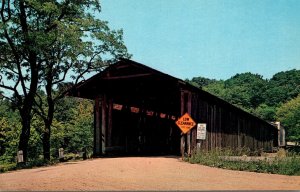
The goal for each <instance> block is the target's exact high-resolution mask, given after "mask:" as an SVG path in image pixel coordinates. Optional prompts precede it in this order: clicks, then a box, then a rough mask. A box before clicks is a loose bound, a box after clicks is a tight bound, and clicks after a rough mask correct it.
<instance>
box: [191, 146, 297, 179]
mask: <svg viewBox="0 0 300 192" xmlns="http://www.w3.org/2000/svg"><path fill="white" fill-rule="evenodd" d="M235 154H236V152H233V151H230V150H220V149H216V150H212V151H199V152H197V153H196V154H194V155H192V156H191V157H190V158H186V159H185V160H186V161H188V162H190V163H198V164H202V165H207V166H211V167H218V168H224V169H231V170H239V171H251V172H259V173H272V174H282V175H300V157H299V156H298V155H297V154H295V153H287V155H286V157H275V158H274V160H273V161H267V160H259V161H242V160H240V161H230V160H224V159H221V158H220V156H230V155H235ZM242 154H243V153H242ZM243 155H246V154H243Z"/></svg>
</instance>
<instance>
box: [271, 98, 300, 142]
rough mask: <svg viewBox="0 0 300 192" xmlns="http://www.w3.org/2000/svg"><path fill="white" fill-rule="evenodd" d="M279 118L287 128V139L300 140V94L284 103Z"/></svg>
mask: <svg viewBox="0 0 300 192" xmlns="http://www.w3.org/2000/svg"><path fill="white" fill-rule="evenodd" d="M276 116H277V119H278V120H279V121H280V122H281V124H282V125H283V126H284V127H285V129H286V135H287V140H290V141H298V142H299V141H300V94H299V95H298V97H296V98H294V99H292V100H290V101H288V102H286V103H284V104H282V105H281V106H280V107H279V109H278V111H277V113H276Z"/></svg>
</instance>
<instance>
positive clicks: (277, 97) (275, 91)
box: [265, 69, 300, 106]
mask: <svg viewBox="0 0 300 192" xmlns="http://www.w3.org/2000/svg"><path fill="white" fill-rule="evenodd" d="M299 93H300V70H296V69H294V70H290V71H285V72H279V73H276V74H275V75H274V76H273V77H272V78H271V79H270V81H269V82H268V86H267V90H266V93H265V99H266V104H267V105H269V106H278V105H280V103H284V102H286V101H288V100H291V99H293V98H295V97H297V95H298V94H299Z"/></svg>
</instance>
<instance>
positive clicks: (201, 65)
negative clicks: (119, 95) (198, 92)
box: [99, 0, 300, 79]
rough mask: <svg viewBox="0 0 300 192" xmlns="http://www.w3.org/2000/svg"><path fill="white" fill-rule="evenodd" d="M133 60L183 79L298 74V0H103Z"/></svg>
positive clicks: (104, 16) (104, 9) (104, 12)
mask: <svg viewBox="0 0 300 192" xmlns="http://www.w3.org/2000/svg"><path fill="white" fill-rule="evenodd" d="M101 4H102V13H101V14H100V15H99V18H100V19H102V20H107V21H109V26H110V27H111V28H112V29H120V28H122V29H123V30H124V41H125V44H126V46H127V47H128V50H129V52H130V53H131V54H133V58H132V59H133V60H135V61H138V62H141V63H143V64H146V65H148V66H150V67H153V68H155V69H158V70H161V71H163V72H165V73H168V74H170V75H172V76H175V77H178V78H181V79H185V78H192V77H195V76H203V77H208V78H215V79H227V78H230V77H231V76H233V75H235V74H236V73H243V72H252V73H259V74H261V75H263V76H264V77H265V78H271V77H272V75H273V74H275V73H277V72H279V71H283V70H290V69H294V68H296V69H300V0H102V1H101Z"/></svg>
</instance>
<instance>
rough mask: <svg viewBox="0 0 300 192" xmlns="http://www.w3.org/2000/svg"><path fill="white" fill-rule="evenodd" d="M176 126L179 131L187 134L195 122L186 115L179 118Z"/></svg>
mask: <svg viewBox="0 0 300 192" xmlns="http://www.w3.org/2000/svg"><path fill="white" fill-rule="evenodd" d="M176 125H177V126H178V127H179V128H180V129H181V131H182V132H183V133H184V134H185V133H187V132H189V130H190V129H191V128H193V127H194V126H195V125H196V123H195V121H194V120H193V119H192V118H191V116H190V115H189V114H188V113H186V114H184V115H183V116H181V117H180V118H179V119H178V120H177V121H176Z"/></svg>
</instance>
